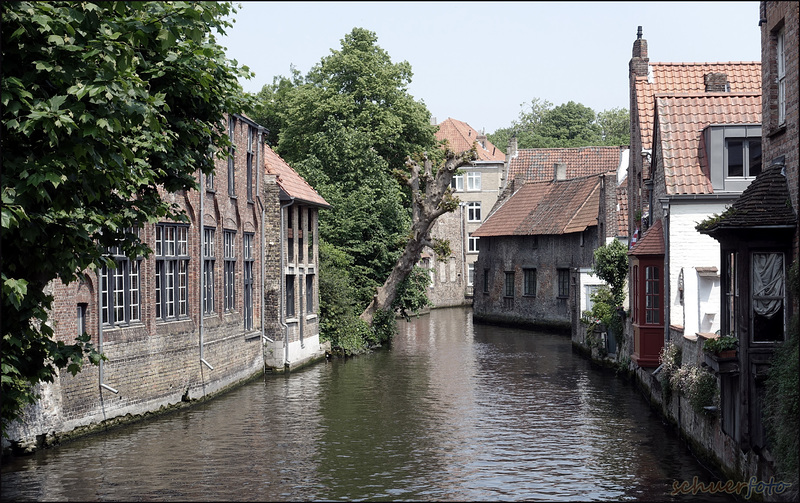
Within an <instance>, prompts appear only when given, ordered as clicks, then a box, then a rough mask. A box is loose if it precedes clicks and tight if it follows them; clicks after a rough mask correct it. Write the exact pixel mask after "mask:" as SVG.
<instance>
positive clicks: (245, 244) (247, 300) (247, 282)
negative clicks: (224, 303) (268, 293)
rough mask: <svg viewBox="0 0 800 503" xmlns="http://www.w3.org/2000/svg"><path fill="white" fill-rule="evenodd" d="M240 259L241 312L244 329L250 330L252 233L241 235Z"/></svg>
mask: <svg viewBox="0 0 800 503" xmlns="http://www.w3.org/2000/svg"><path fill="white" fill-rule="evenodd" d="M242 258H243V259H244V270H243V274H242V277H243V288H242V292H243V294H244V303H243V304H242V310H243V311H244V312H243V313H242V314H243V317H244V328H245V329H246V330H250V329H252V328H253V262H254V260H255V259H254V257H253V233H252V232H245V233H244V234H243V235H242Z"/></svg>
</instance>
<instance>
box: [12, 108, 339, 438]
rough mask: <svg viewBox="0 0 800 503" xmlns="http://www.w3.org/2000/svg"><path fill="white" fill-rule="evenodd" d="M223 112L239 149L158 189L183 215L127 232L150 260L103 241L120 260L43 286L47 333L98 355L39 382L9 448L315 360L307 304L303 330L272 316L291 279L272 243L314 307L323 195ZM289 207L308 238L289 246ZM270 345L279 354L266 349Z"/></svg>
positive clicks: (258, 131) (317, 353)
mask: <svg viewBox="0 0 800 503" xmlns="http://www.w3.org/2000/svg"><path fill="white" fill-rule="evenodd" d="M226 120H227V126H228V127H227V130H228V134H229V135H230V138H231V140H232V142H233V144H234V148H232V149H231V151H230V153H229V156H228V158H227V159H224V160H217V161H216V166H215V171H214V173H213V174H210V175H208V176H205V175H203V174H202V173H200V172H199V171H198V173H197V178H198V185H199V187H200V188H201V190H199V191H194V190H192V191H179V192H176V193H166V192H164V191H162V197H163V198H165V199H166V200H168V201H169V202H171V203H174V204H175V205H177V206H178V207H180V208H181V209H182V210H184V211H185V213H186V216H187V217H188V218H187V221H185V222H173V221H168V220H164V221H159V222H156V223H154V224H148V225H146V226H144V227H142V228H140V229H133V230H131V232H136V233H138V235H139V236H140V238H141V239H142V240H143V241H144V242H145V243H147V244H148V246H149V247H150V248H151V250H152V251H153V253H152V254H151V255H150V256H148V257H126V256H124V255H122V254H120V253H119V250H118V249H110V250H109V255H110V257H111V258H112V259H113V260H114V262H115V263H116V267H115V268H107V267H103V268H102V269H101V270H99V271H97V272H96V273H92V272H90V273H89V274H88V275H87V277H86V280H85V281H82V282H74V283H71V284H70V285H64V284H62V283H60V282H52V283H51V284H50V285H49V286H48V288H49V289H50V290H51V292H52V294H53V295H54V302H53V312H52V315H51V320H52V323H53V325H54V333H55V338H56V339H57V340H61V341H65V342H68V343H69V342H71V341H73V340H74V338H75V337H76V336H77V335H79V334H81V333H84V332H86V333H88V334H90V335H91V339H92V343H93V344H94V345H95V346H96V347H97V348H98V349H99V350H100V351H101V352H102V353H104V354H105V355H106V357H107V360H106V361H104V362H102V363H101V364H100V365H99V366H93V365H89V364H87V365H85V366H84V369H83V371H82V372H80V373H78V374H77V375H76V376H74V377H73V376H72V375H70V374H69V373H67V372H61V374H60V376H59V378H57V379H56V381H55V382H54V383H52V384H45V385H41V386H40V390H39V392H40V395H41V399H40V400H39V401H38V402H37V403H36V404H35V405H34V406H32V407H29V408H28V410H26V411H25V415H24V422H22V423H13V424H11V425H10V426H9V429H8V431H9V440H10V441H11V443H12V444H16V445H17V446H19V447H21V448H22V449H31V448H35V447H36V446H37V445H43V444H48V443H50V442H52V441H54V440H55V439H57V438H64V437H66V436H69V435H73V434H80V433H82V432H85V431H87V430H91V429H92V428H94V427H97V425H106V424H109V423H113V422H115V421H118V420H121V418H124V417H125V416H131V417H135V416H138V415H141V414H145V413H148V412H153V411H157V410H159V409H161V408H162V407H168V406H171V405H174V404H177V403H180V402H182V401H187V400H194V399H201V398H204V397H207V396H209V395H213V394H216V393H218V392H220V391H222V390H224V389H226V388H228V387H230V386H233V385H237V384H239V383H242V382H243V381H245V380H247V379H250V378H252V377H255V376H257V375H259V374H263V373H264V371H265V367H267V368H272V367H275V368H278V369H280V370H284V369H289V368H291V367H294V366H297V365H298V364H300V363H302V362H306V361H310V360H311V359H313V358H317V357H321V356H324V350H322V349H321V346H320V344H319V340H318V339H319V337H318V330H316V325H315V320H314V319H313V316H312V314H313V313H311V312H310V311H309V313H308V314H307V316H304V317H303V321H302V322H300V321H298V322H297V324H298V325H302V328H301V330H305V333H300V334H297V333H296V332H297V331H294V332H293V331H292V322H291V320H289V319H287V317H286V316H281V314H280V312H279V304H280V300H281V299H287V296H286V295H284V294H283V292H286V291H288V288H287V286H286V283H284V281H282V280H281V278H282V276H281V274H280V272H279V271H280V269H279V267H280V264H279V263H278V262H279V260H278V259H279V258H281V257H283V255H282V254H280V253H278V250H280V249H281V248H282V249H284V250H287V249H294V250H295V252H294V253H295V254H298V253H299V254H300V259H299V260H297V261H295V262H291V261H287V264H286V267H288V269H287V270H292V268H295V271H301V272H300V274H301V276H300V278H299V279H296V280H295V282H296V284H298V283H302V284H301V285H300V286H298V287H297V288H296V289H295V290H294V291H292V293H291V296H289V297H290V298H291V299H292V300H290V302H295V303H297V302H300V303H301V304H300V305H301V306H308V305H313V307H312V308H311V309H312V310H315V309H316V306H317V305H318V300H317V299H318V297H317V295H318V294H317V288H318V286H317V283H316V281H315V280H314V279H309V277H310V275H309V271H312V270H313V273H316V272H317V271H316V268H315V264H316V253H317V252H316V243H315V242H313V238H312V237H311V236H313V235H314V234H315V229H316V225H317V220H316V213H315V212H314V211H313V210H310V209H309V208H312V207H316V206H318V205H326V204H327V203H325V202H324V200H323V199H322V198H320V197H319V196H318V195H316V192H314V191H313V189H311V188H310V187H308V185H307V184H305V182H304V181H303V180H302V179H301V178H300V177H299V175H297V173H295V172H294V171H292V170H291V168H289V167H288V166H281V167H278V168H276V167H275V165H276V164H277V161H276V160H275V158H276V157H277V156H275V154H274V153H273V152H272V151H271V149H270V148H269V147H268V146H267V145H266V143H264V141H263V135H264V129H263V127H261V126H259V125H258V124H256V123H254V122H253V121H251V120H249V119H248V118H246V117H243V116H240V115H230V116H229V117H226ZM281 162H282V161H281ZM297 187H300V189H298V188H297ZM287 200H288V202H287ZM293 204H294V208H300V209H296V210H294V211H297V212H298V213H296V214H299V215H301V216H302V221H300V220H297V219H295V220H293V221H292V224H291V225H292V226H293V227H294V228H295V229H296V231H295V234H294V235H295V236H302V235H303V233H305V235H306V236H309V237H308V238H306V241H305V243H303V242H302V238H299V239H300V240H301V241H300V243H299V244H298V242H297V241H295V242H294V244H292V234H291V232H288V233H287V232H285V231H284V230H283V229H282V226H281V217H280V215H281V209H283V210H284V211H291V210H287V208H290V207H293ZM287 235H288V236H287ZM287 237H288V239H287ZM294 274H297V272H295V273H294ZM290 281H291V280H290ZM301 293H302V295H303V296H304V297H303V300H301V299H298V297H297V296H298V295H299V294H301ZM304 299H309V301H305V300H304ZM304 301H305V302H306V304H302V302H304ZM308 302H310V303H311V304H308ZM305 309H306V310H307V311H308V310H309V308H308V307H306V308H305ZM293 341H297V342H298V344H297V346H298V347H297V350H296V351H295V352H294V354H290V353H289V352H288V351H286V348H285V346H287V347H288V345H289V344H291V342H293ZM287 342H288V344H287ZM301 346H302V347H301ZM276 353H281V355H280V356H279V357H276V358H271V356H272V355H273V354H276ZM3 443H4V448H5V447H7V445H8V443H7V440H6V439H3Z"/></svg>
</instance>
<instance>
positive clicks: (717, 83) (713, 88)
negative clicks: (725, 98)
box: [705, 72, 731, 93]
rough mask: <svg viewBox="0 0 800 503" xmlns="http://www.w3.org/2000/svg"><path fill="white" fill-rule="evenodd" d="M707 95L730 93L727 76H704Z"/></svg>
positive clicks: (722, 74) (721, 74) (713, 73)
mask: <svg viewBox="0 0 800 503" xmlns="http://www.w3.org/2000/svg"><path fill="white" fill-rule="evenodd" d="M705 80H706V92H707V93H726V92H730V90H731V87H730V85H729V84H728V75H727V74H725V73H722V72H711V73H707V74H706V75H705Z"/></svg>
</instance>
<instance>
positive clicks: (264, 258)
mask: <svg viewBox="0 0 800 503" xmlns="http://www.w3.org/2000/svg"><path fill="white" fill-rule="evenodd" d="M263 134H264V128H263V127H262V126H258V150H256V201H258V207H259V208H261V224H260V226H261V247H260V250H261V281H260V283H261V287H260V289H259V294H258V295H259V299H260V301H259V305H260V306H261V340H262V341H268V342H271V343H273V344H274V343H275V341H273V340H272V339H270V338H269V337H267V332H266V327H265V325H264V323H265V321H264V320H265V318H264V316H265V311H266V310H265V309H264V275H265V274H266V268H267V265H266V262H267V251H266V247H265V246H264V243H265V242H266V235H265V230H264V227H265V225H264V222H265V220H266V218H267V217H266V213H267V210H266V208H264V203H263V202H262V201H261V150H262V148H263V146H262V145H261V142H262V135H263Z"/></svg>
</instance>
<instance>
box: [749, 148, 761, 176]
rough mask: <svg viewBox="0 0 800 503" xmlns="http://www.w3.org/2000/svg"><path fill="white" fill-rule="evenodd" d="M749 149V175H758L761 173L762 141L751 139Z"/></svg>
mask: <svg viewBox="0 0 800 503" xmlns="http://www.w3.org/2000/svg"><path fill="white" fill-rule="evenodd" d="M748 146H749V149H748V159H747V160H748V171H747V174H748V176H758V174H759V173H761V142H760V141H759V140H750V142H749V144H748Z"/></svg>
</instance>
